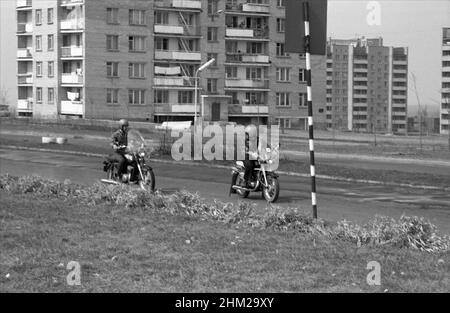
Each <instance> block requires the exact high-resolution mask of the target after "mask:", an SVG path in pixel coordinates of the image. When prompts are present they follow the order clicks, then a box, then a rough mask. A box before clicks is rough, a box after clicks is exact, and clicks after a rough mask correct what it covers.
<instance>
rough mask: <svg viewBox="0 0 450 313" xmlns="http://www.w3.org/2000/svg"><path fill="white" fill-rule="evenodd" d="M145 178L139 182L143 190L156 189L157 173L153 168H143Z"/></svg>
mask: <svg viewBox="0 0 450 313" xmlns="http://www.w3.org/2000/svg"><path fill="white" fill-rule="evenodd" d="M143 175H144V180H141V181H140V182H139V185H140V186H141V188H142V189H143V190H148V191H152V192H153V191H155V185H156V182H155V173H153V169H151V168H145V169H144V170H143Z"/></svg>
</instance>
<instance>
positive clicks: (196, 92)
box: [194, 58, 216, 125]
mask: <svg viewBox="0 0 450 313" xmlns="http://www.w3.org/2000/svg"><path fill="white" fill-rule="evenodd" d="M214 62H216V59H214V58H212V59H211V60H209V61H208V62H206V63H204V64H203V65H201V66H200V67H199V68H198V70H196V71H195V90H194V94H195V96H194V106H195V113H194V125H197V106H198V74H199V73H200V72H201V71H203V70H204V69H206V68H207V67H208V66H210V65H211V64H213V63H214Z"/></svg>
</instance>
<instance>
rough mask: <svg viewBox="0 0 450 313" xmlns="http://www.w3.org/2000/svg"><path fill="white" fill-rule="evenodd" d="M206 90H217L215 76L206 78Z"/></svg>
mask: <svg viewBox="0 0 450 313" xmlns="http://www.w3.org/2000/svg"><path fill="white" fill-rule="evenodd" d="M207 91H208V92H217V79H216V78H208V79H207Z"/></svg>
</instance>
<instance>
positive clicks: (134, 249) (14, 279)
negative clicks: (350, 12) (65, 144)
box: [0, 176, 450, 292]
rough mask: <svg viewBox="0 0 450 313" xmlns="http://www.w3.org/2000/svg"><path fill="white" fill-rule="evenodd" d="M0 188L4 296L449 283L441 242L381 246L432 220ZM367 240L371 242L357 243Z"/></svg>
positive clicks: (96, 189) (17, 185)
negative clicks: (356, 220) (337, 217)
mask: <svg viewBox="0 0 450 313" xmlns="http://www.w3.org/2000/svg"><path fill="white" fill-rule="evenodd" d="M0 186H1V188H0V196H1V198H2V205H1V209H0V225H1V227H0V237H1V238H2V240H1V241H0V251H2V253H1V254H0V291H3V292H10V291H31V292H37V291H50V292H61V291H64V292H67V291H74V292H119V291H120V292H124V291H128V292H211V291H217V292H333V291H334V292H344V291H355V292H383V291H393V292H439V291H441V292H446V291H448V290H449V288H450V276H449V272H450V254H449V252H448V247H447V249H443V250H447V251H441V252H439V251H437V250H436V252H435V253H426V252H421V251H419V250H417V249H415V248H413V247H414V246H413V245H410V244H408V242H406V241H402V240H396V241H395V242H393V241H391V242H388V238H387V237H386V238H384V239H383V237H382V236H381V234H383V236H387V235H388V234H391V235H390V236H391V239H392V238H393V237H395V236H398V235H396V234H395V231H398V230H399V229H400V228H399V227H400V225H403V227H405V225H406V226H407V225H411V224H412V225H411V226H410V227H409V228H408V230H409V231H410V232H415V231H418V230H419V229H422V235H424V234H426V236H427V238H428V239H430V238H432V237H433V234H434V230H433V229H432V226H431V225H429V224H428V223H426V222H424V221H422V220H420V219H407V220H405V221H404V222H405V223H404V224H402V223H398V222H397V223H393V221H392V220H389V221H388V220H385V221H383V223H381V222H378V223H377V224H376V225H377V227H369V226H367V227H363V226H358V225H350V224H348V223H340V224H329V223H326V222H325V221H319V222H313V221H312V220H311V219H310V218H309V217H308V216H306V215H304V214H302V213H300V212H294V211H291V212H288V213H280V212H276V211H274V212H271V213H270V214H269V215H265V216H261V215H255V214H252V208H251V207H249V206H246V205H242V204H241V205H239V206H234V207H233V206H231V205H226V204H220V203H216V204H205V203H204V202H203V201H202V200H201V199H200V198H198V196H196V195H192V194H188V193H184V192H182V193H176V194H172V195H160V194H156V195H150V194H146V193H144V192H141V191H136V190H131V189H128V188H125V187H105V186H93V187H91V188H85V187H82V186H77V185H73V184H71V183H69V182H65V183H58V182H52V181H47V180H42V179H39V178H20V179H17V178H13V177H10V176H2V177H1V183H0ZM117 188H120V189H117ZM414 223H415V224H414ZM381 226H383V227H384V229H382V227H381ZM377 229H378V233H377V234H378V235H377V234H375V233H376V232H377ZM332 230H333V231H332ZM371 232H372V235H370V233H371ZM352 234H353V235H352ZM410 235H411V236H410V237H411V238H416V239H417V238H421V240H424V239H426V238H425V237H421V236H420V235H419V236H416V235H417V233H415V234H414V233H411V234H410ZM374 236H377V238H378V239H380V241H379V242H377V241H376V240H367V239H368V238H375V237H374ZM355 238H360V239H358V240H355ZM364 238H366V239H364ZM404 238H406V237H404ZM381 239H383V240H381ZM434 239H438V238H437V237H434ZM441 239H442V238H441ZM442 240H444V239H442ZM381 241H383V242H384V243H385V244H381ZM435 243H436V242H435ZM441 244H445V242H444V241H442V242H441ZM440 247H443V246H442V245H441V246H440ZM411 248H412V249H411ZM70 261H77V262H79V263H80V264H81V273H82V276H81V279H82V281H81V283H82V285H81V286H79V287H70V286H68V285H67V284H66V276H67V274H68V271H67V270H66V269H65V265H67V263H68V262H70ZM370 261H377V262H379V263H380V264H381V273H382V277H381V286H375V287H373V286H372V287H371V286H369V285H367V283H366V277H367V274H368V273H369V271H368V270H367V269H366V266H367V263H368V262H370ZM8 274H9V275H8Z"/></svg>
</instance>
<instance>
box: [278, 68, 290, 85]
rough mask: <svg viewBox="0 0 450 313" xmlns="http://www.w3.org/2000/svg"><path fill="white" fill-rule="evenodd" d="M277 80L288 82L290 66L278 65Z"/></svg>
mask: <svg viewBox="0 0 450 313" xmlns="http://www.w3.org/2000/svg"><path fill="white" fill-rule="evenodd" d="M276 75H277V81H283V82H288V81H289V80H290V75H289V68H287V67H278V68H277V69H276Z"/></svg>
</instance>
